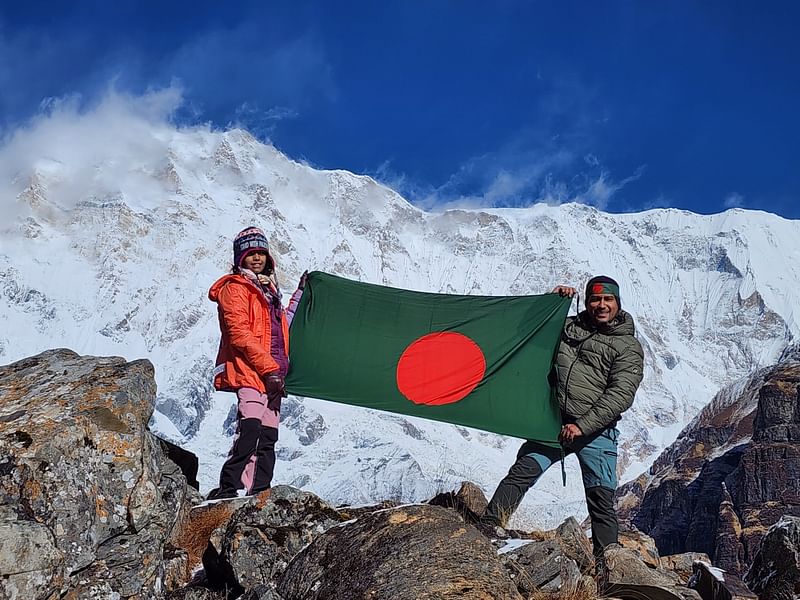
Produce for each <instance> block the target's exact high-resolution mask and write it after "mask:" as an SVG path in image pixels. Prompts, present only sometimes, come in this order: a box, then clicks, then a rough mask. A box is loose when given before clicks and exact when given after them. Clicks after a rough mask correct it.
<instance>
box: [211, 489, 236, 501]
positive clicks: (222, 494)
mask: <svg viewBox="0 0 800 600" xmlns="http://www.w3.org/2000/svg"><path fill="white" fill-rule="evenodd" d="M238 496H239V494H238V493H237V492H236V490H223V489H220V488H214V489H213V490H211V491H210V492H208V495H207V496H206V500H226V499H228V498H236V497H238Z"/></svg>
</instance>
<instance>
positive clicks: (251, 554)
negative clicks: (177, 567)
mask: <svg viewBox="0 0 800 600" xmlns="http://www.w3.org/2000/svg"><path fill="white" fill-rule="evenodd" d="M346 520H347V516H346V515H344V514H343V513H340V512H339V511H336V510H334V509H333V508H331V507H330V506H328V505H327V504H326V503H325V502H323V501H322V500H320V499H319V498H318V497H317V496H315V495H314V494H311V493H309V492H303V491H300V490H297V489H294V488H291V487H289V486H285V485H281V486H277V487H275V488H273V489H272V490H271V493H270V495H269V497H268V499H266V500H265V501H264V502H263V504H262V503H258V502H256V503H250V504H247V505H245V506H244V507H242V508H241V509H239V510H237V511H236V512H234V513H233V515H232V516H231V518H230V520H229V521H228V522H227V524H226V525H225V533H224V535H223V537H222V540H221V547H220V549H219V554H218V556H217V557H215V558H216V560H217V561H219V562H218V565H215V566H214V567H213V569H212V568H211V566H210V563H211V561H212V560H213V558H212V557H213V552H212V551H211V548H209V549H208V552H207V553H206V556H204V559H203V562H204V565H205V566H206V570H207V572H208V571H213V572H216V573H224V574H225V575H227V577H226V578H224V579H221V580H219V579H218V580H214V579H212V580H211V581H210V583H211V584H212V585H213V586H215V587H220V588H229V589H234V590H239V591H244V590H250V589H252V588H255V587H256V586H258V585H260V584H274V583H275V582H276V581H277V580H278V579H279V578H280V577H281V576H282V575H283V572H284V570H285V569H286V566H287V565H288V564H289V561H291V560H292V559H293V558H294V556H295V555H296V554H297V553H298V552H300V551H301V550H303V548H305V547H306V546H308V545H309V544H310V543H311V542H312V541H313V540H314V538H315V537H317V536H318V535H320V534H322V533H323V532H325V531H326V530H328V529H330V528H331V527H333V526H334V525H338V524H339V523H342V522H343V521H346Z"/></svg>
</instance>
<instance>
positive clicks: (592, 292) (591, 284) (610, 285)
mask: <svg viewBox="0 0 800 600" xmlns="http://www.w3.org/2000/svg"><path fill="white" fill-rule="evenodd" d="M600 294H611V295H612V296H614V297H615V298H616V299H617V304H618V305H619V307H620V308H622V301H621V300H620V298H619V284H618V283H617V282H616V281H614V280H613V279H611V277H607V276H605V275H598V276H597V277H592V278H591V279H590V280H589V281H588V282H587V283H586V301H587V302H588V301H589V298H591V297H592V296H596V295H600Z"/></svg>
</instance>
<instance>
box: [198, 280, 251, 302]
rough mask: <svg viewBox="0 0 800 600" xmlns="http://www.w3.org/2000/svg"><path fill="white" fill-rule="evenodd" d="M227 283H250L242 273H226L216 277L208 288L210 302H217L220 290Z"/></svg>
mask: <svg viewBox="0 0 800 600" xmlns="http://www.w3.org/2000/svg"><path fill="white" fill-rule="evenodd" d="M229 283H237V284H239V285H247V286H249V285H252V284H251V283H250V282H248V281H247V279H245V278H244V277H243V276H242V275H239V274H238V273H228V274H227V275H223V276H222V277H220V278H219V279H217V280H216V281H215V282H214V283H213V284H212V285H211V288H210V289H209V290H208V299H209V300H211V301H212V302H218V301H219V292H220V290H221V289H222V288H224V287H225V286H226V285H228V284H229Z"/></svg>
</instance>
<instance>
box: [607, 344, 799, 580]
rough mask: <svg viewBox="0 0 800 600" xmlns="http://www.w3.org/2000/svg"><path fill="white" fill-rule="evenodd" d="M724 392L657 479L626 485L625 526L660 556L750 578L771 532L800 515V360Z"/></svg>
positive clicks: (661, 465) (657, 469)
mask: <svg viewBox="0 0 800 600" xmlns="http://www.w3.org/2000/svg"><path fill="white" fill-rule="evenodd" d="M785 357H786V360H784V361H783V362H782V363H779V364H778V365H776V366H774V367H771V368H768V369H763V370H761V371H759V372H757V373H755V374H754V375H753V376H751V377H750V378H748V379H746V380H743V381H742V382H739V383H737V384H735V385H734V386H731V387H730V388H727V389H725V390H723V391H722V392H720V393H719V394H718V395H717V397H716V398H715V399H714V401H712V403H711V404H709V406H707V407H706V408H705V409H704V410H703V411H702V412H701V413H700V415H698V417H697V418H696V419H695V420H694V421H693V422H692V423H691V424H690V425H689V426H688V427H687V428H686V429H684V431H683V432H682V433H681V434H680V436H679V437H678V439H677V441H676V442H675V443H674V444H673V445H672V446H670V447H669V448H667V450H665V451H664V453H663V454H662V455H661V456H660V457H659V458H658V459H657V460H656V462H655V463H654V464H653V467H652V468H651V469H650V471H649V473H647V474H646V475H643V476H642V477H640V478H638V479H637V480H635V481H633V482H631V483H629V484H627V485H626V486H623V487H622V488H621V489H620V490H619V492H618V496H617V505H618V507H619V512H620V520H621V521H622V523H623V524H626V525H628V526H635V527H636V528H638V529H640V530H642V531H644V532H646V533H647V534H649V535H650V536H652V537H653V539H655V542H656V544H657V546H658V550H659V551H660V552H661V554H664V555H667V554H679V553H684V552H703V553H705V554H707V555H708V556H710V557H711V559H712V560H713V562H714V564H715V565H717V566H719V567H721V568H722V569H724V570H725V571H728V572H730V573H734V574H736V575H742V574H743V571H744V569H745V568H746V565H748V564H750V562H752V560H753V557H754V555H755V551H756V549H757V547H758V543H759V540H760V539H761V537H762V536H763V534H764V532H765V531H766V529H767V528H768V527H769V526H770V525H772V524H773V523H775V522H776V521H777V520H778V519H779V518H780V517H781V516H782V515H784V514H790V515H800V446H798V443H797V442H798V440H800V410H798V385H799V384H800V362H799V361H798V359H797V355H796V353H788V354H786V355H785Z"/></svg>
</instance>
